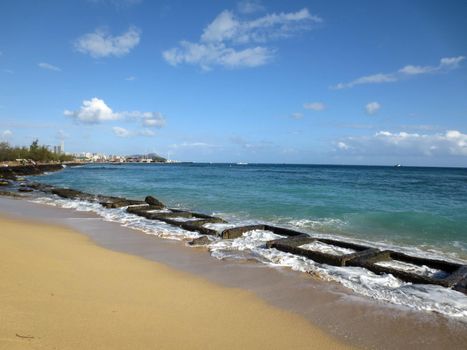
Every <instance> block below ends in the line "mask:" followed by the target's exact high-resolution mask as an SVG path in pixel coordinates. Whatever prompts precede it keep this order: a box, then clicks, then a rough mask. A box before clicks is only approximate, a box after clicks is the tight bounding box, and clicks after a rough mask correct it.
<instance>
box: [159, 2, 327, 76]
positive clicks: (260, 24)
mask: <svg viewBox="0 0 467 350" xmlns="http://www.w3.org/2000/svg"><path fill="white" fill-rule="evenodd" d="M320 22H322V19H321V18H320V17H318V16H314V15H311V14H310V12H309V11H308V9H306V8H304V9H302V10H300V11H297V12H289V13H284V12H281V13H272V14H268V15H265V16H263V17H259V18H256V19H252V20H242V19H241V18H239V17H238V16H237V15H235V14H234V13H233V12H232V11H228V10H225V11H222V12H221V13H220V14H219V15H218V16H217V17H216V18H215V19H214V20H213V21H212V22H211V23H210V24H209V25H208V26H207V27H206V28H204V30H203V33H202V35H201V37H200V40H199V41H198V42H190V41H186V40H182V41H180V43H179V45H178V46H177V47H174V48H171V49H168V50H166V51H164V52H163V53H162V56H163V58H164V59H165V60H166V61H167V62H168V63H169V64H171V65H173V66H176V65H178V64H182V63H187V64H192V65H199V66H200V67H201V68H202V69H204V70H208V69H211V67H212V66H216V65H217V66H224V67H227V68H239V67H256V66H260V65H264V64H266V63H268V62H270V61H271V60H272V58H273V56H274V53H275V50H274V49H272V48H270V47H266V46H264V44H265V43H266V42H268V41H270V40H274V39H279V38H286V37H289V36H292V35H294V34H296V33H298V32H300V31H304V30H308V29H310V28H311V26H312V24H315V23H320ZM258 44H261V45H258Z"/></svg>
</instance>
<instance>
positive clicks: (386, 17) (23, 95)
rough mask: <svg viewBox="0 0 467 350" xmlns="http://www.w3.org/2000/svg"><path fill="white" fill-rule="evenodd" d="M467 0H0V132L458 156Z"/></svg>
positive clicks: (205, 153) (186, 153)
mask: <svg viewBox="0 0 467 350" xmlns="http://www.w3.org/2000/svg"><path fill="white" fill-rule="evenodd" d="M466 15H467V2H466V1H463V0H460V1H456V0H451V1H434V0H433V1H430V0H423V1H408V0H404V1H398V0H391V1H389V0H388V1H385V0H381V1H373V0H369V1H364V0H356V1H332V0H331V1H330V0H325V1H324V0H323V1H304V0H303V1H302V0H293V1H286V0H262V1H261V0H239V1H223V0H212V1H203V0H199V1H180V0H170V1H156V0H153V1H149V0H70V1H59V0H56V1H47V0H43V1H32V0H31V1H24V0H3V1H1V2H0V141H7V142H9V143H10V144H13V145H29V144H30V143H31V141H32V140H34V139H36V138H37V139H39V141H40V143H42V144H47V145H51V146H53V145H58V144H60V143H61V142H62V141H63V142H64V144H65V150H66V151H67V152H99V153H106V154H122V155H130V154H137V153H149V152H155V153H158V154H160V155H162V156H165V157H167V156H168V157H169V158H170V159H174V160H180V161H196V162H250V163H253V162H259V163H314V164H365V165H394V164H402V165H415V166H461V167H467V58H466V57H467V21H466V20H465V18H466Z"/></svg>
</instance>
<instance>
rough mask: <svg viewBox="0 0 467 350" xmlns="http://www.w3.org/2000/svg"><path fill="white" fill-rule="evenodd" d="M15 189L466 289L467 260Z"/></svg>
mask: <svg viewBox="0 0 467 350" xmlns="http://www.w3.org/2000/svg"><path fill="white" fill-rule="evenodd" d="M16 189H17V190H19V191H21V189H23V191H24V189H27V191H40V192H44V193H49V194H53V195H56V196H59V197H61V198H65V199H71V200H82V201H89V202H94V203H100V204H101V205H102V206H103V207H104V208H126V211H127V212H128V213H131V214H134V215H138V216H141V217H144V218H146V219H148V220H158V221H162V222H165V223H167V224H170V225H173V226H176V227H180V228H182V229H185V230H188V231H194V232H198V233H200V234H201V235H203V236H201V237H199V238H196V239H194V240H193V241H192V242H190V244H191V245H203V244H209V243H210V242H211V240H210V239H209V238H208V236H216V237H218V238H221V239H235V238H238V237H241V236H242V235H244V234H245V233H248V232H251V231H255V230H262V231H269V232H272V233H274V234H275V235H278V236H281V238H280V239H275V240H270V241H268V242H266V243H265V246H264V249H277V250H279V251H282V252H285V253H290V254H294V255H297V256H302V257H306V258H308V259H311V260H313V261H315V262H317V263H321V264H327V265H332V266H342V267H345V266H356V267H363V268H365V269H367V270H370V271H372V272H374V273H376V274H392V275H393V276H395V277H397V278H399V279H400V280H402V281H405V282H410V283H414V284H432V285H439V286H442V287H446V288H452V289H454V290H456V291H459V292H462V293H464V294H467V265H462V264H458V263H453V262H449V261H444V260H435V259H426V258H422V257H417V256H411V255H407V254H403V253H401V252H397V251H394V250H384V249H383V250H382V249H378V248H374V247H369V246H366V245H360V244H355V243H351V242H346V241H344V240H335V239H325V238H319V237H313V236H310V235H309V234H306V233H303V232H299V231H295V230H292V229H288V228H282V227H277V226H272V225H267V224H260V225H249V226H239V227H233V228H228V229H225V230H223V231H217V230H214V229H212V228H208V227H206V226H209V225H207V224H218V223H226V222H225V220H223V219H222V218H219V217H215V216H210V215H206V214H202V213H195V212H191V211H185V210H179V209H173V208H167V207H166V206H165V205H164V204H163V203H162V202H160V201H159V200H157V199H156V198H154V197H151V196H147V197H146V198H145V200H144V201H143V200H133V199H126V198H122V197H114V196H103V195H94V194H89V193H85V192H81V191H77V190H73V189H67V188H58V187H54V186H50V185H45V184H40V183H30V182H25V183H22V184H19V185H18V184H17V187H16ZM211 227H212V226H211ZM317 245H321V246H327V247H330V248H332V249H331V250H333V251H332V252H327V251H326V250H325V251H322V250H318V249H316V246H317ZM427 270H428V273H427Z"/></svg>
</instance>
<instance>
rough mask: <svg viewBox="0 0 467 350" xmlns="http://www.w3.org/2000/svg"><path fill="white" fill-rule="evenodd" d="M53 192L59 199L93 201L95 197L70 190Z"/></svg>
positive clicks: (60, 189)
mask: <svg viewBox="0 0 467 350" xmlns="http://www.w3.org/2000/svg"><path fill="white" fill-rule="evenodd" d="M51 192H52V193H53V194H56V195H57V196H59V197H62V198H67V199H81V200H89V201H92V200H93V198H94V196H93V195H91V194H89V193H84V192H81V191H76V190H72V189H69V188H54V189H52V191H51Z"/></svg>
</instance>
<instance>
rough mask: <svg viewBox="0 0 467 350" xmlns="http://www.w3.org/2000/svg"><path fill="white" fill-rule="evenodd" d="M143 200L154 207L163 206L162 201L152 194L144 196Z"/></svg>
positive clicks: (160, 207) (159, 207)
mask: <svg viewBox="0 0 467 350" xmlns="http://www.w3.org/2000/svg"><path fill="white" fill-rule="evenodd" d="M144 201H145V202H146V203H148V204H149V205H152V206H154V207H157V208H158V209H162V208H165V205H164V203H162V202H161V201H159V200H158V199H156V198H154V197H153V196H147V197H146V198H144Z"/></svg>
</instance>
